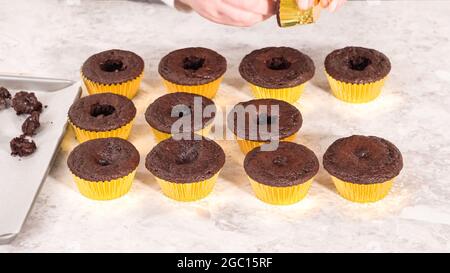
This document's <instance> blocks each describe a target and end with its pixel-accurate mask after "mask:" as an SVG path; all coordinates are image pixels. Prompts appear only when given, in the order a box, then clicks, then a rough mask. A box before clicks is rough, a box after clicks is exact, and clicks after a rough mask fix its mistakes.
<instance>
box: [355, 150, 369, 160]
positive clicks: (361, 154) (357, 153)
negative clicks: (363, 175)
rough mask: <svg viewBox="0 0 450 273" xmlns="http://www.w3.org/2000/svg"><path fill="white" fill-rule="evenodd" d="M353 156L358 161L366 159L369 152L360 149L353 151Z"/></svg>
mask: <svg viewBox="0 0 450 273" xmlns="http://www.w3.org/2000/svg"><path fill="white" fill-rule="evenodd" d="M354 154H355V156H357V157H358V158H359V159H366V158H368V157H369V150H367V149H365V148H360V149H357V150H355V151H354Z"/></svg>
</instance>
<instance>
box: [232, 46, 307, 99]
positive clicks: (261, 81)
mask: <svg viewBox="0 0 450 273" xmlns="http://www.w3.org/2000/svg"><path fill="white" fill-rule="evenodd" d="M314 71H315V67H314V63H313V61H312V60H311V58H310V57H308V56H307V55H305V54H303V53H302V52H300V51H298V50H296V49H293V48H290V47H266V48H262V49H259V50H255V51H253V52H251V53H250V54H248V55H247V56H245V57H244V59H243V60H242V62H241V64H240V66H239V72H240V73H241V76H242V77H243V78H244V79H245V80H246V81H247V82H249V83H250V87H251V89H252V92H253V95H254V96H255V97H256V98H274V99H279V100H284V101H287V102H290V103H293V102H296V101H297V100H298V99H299V98H300V96H301V94H302V93H303V90H304V88H305V83H306V82H307V81H309V80H310V79H311V78H312V77H313V76H314Z"/></svg>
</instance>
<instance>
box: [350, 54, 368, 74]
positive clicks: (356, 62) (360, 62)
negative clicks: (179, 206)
mask: <svg viewBox="0 0 450 273" xmlns="http://www.w3.org/2000/svg"><path fill="white" fill-rule="evenodd" d="M371 63H372V61H371V60H370V59H368V58H366V57H361V56H355V57H352V58H350V60H349V66H350V69H351V70H357V71H363V70H364V69H366V67H368V66H369V65H370V64H371Z"/></svg>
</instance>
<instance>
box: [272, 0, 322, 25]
mask: <svg viewBox="0 0 450 273" xmlns="http://www.w3.org/2000/svg"><path fill="white" fill-rule="evenodd" d="M279 1H280V2H279V10H278V23H279V25H280V27H291V26H295V25H306V24H312V23H314V22H316V21H317V19H319V15H320V6H319V5H317V4H318V1H315V2H316V5H315V6H314V7H312V8H310V9H307V10H301V9H300V8H299V6H298V5H297V1H296V0H279Z"/></svg>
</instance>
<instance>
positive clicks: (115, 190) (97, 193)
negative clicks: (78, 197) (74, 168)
mask: <svg viewBox="0 0 450 273" xmlns="http://www.w3.org/2000/svg"><path fill="white" fill-rule="evenodd" d="M135 174H136V170H134V171H133V172H131V173H130V174H129V175H127V176H124V177H121V178H118V179H114V180H110V181H100V182H96V181H89V180H85V179H82V178H80V177H78V176H76V175H74V174H72V176H73V178H74V181H75V183H76V185H77V187H78V190H79V191H80V193H81V194H82V195H84V196H86V197H87V198H89V199H93V200H112V199H116V198H119V197H121V196H123V195H125V194H126V193H127V192H129V191H130V188H131V185H132V183H133V180H134V176H135Z"/></svg>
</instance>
